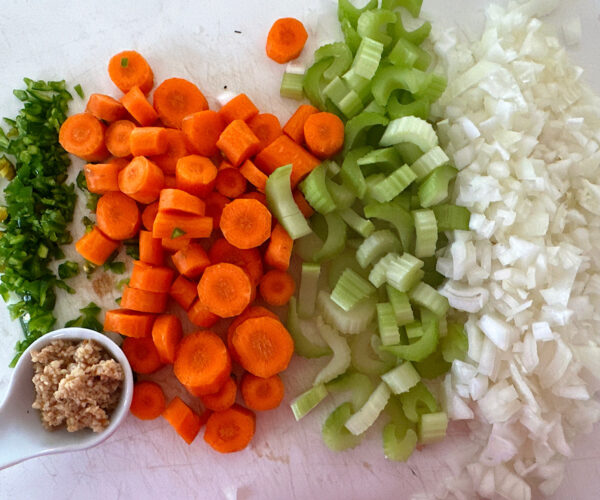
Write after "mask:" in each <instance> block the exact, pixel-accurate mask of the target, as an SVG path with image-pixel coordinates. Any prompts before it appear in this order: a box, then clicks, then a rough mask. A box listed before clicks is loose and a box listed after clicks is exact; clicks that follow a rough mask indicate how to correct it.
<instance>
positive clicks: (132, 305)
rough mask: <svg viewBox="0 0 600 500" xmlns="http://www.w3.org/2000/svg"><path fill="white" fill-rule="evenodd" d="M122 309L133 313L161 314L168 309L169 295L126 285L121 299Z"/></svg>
mask: <svg viewBox="0 0 600 500" xmlns="http://www.w3.org/2000/svg"><path fill="white" fill-rule="evenodd" d="M121 307H123V308H124V309H131V310H132V311H139V312H147V313H155V314H160V313H163V312H164V311H165V309H166V307H167V294H166V293H158V292H148V291H146V290H138V289H137V288H131V287H130V286H127V285H125V287H124V288H123V296H122V297H121Z"/></svg>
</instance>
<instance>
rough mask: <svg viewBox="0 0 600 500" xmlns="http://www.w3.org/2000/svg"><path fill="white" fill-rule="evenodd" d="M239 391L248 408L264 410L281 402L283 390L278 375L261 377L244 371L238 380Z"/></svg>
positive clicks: (273, 407) (270, 408)
mask: <svg viewBox="0 0 600 500" xmlns="http://www.w3.org/2000/svg"><path fill="white" fill-rule="evenodd" d="M240 392H241V393H242V397H243V398H244V403H245V404H246V406H247V407H248V408H250V409H251V410H254V411H266V410H273V409H275V408H277V407H278V406H279V405H280V404H281V402H282V401H283V396H284V393H285V390H284V386H283V381H282V380H281V377H280V376H279V375H273V376H272V377H268V378H261V377H257V376H255V375H252V374H251V373H244V375H243V376H242V380H241V381H240Z"/></svg>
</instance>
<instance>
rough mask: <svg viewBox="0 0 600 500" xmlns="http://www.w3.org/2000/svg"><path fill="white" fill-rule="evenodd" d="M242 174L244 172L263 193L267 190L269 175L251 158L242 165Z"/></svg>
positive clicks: (251, 182)
mask: <svg viewBox="0 0 600 500" xmlns="http://www.w3.org/2000/svg"><path fill="white" fill-rule="evenodd" d="M240 174H242V175H243V176H244V177H245V178H246V180H247V181H248V182H249V183H250V184H252V185H253V186H254V187H255V188H256V189H258V190H259V191H260V192H261V193H264V192H265V187H266V185H267V179H268V177H267V176H266V174H265V173H264V172H262V171H261V170H259V168H258V167H257V166H256V165H255V164H254V163H252V162H251V161H250V160H246V161H245V162H244V163H243V164H242V166H241V167H240Z"/></svg>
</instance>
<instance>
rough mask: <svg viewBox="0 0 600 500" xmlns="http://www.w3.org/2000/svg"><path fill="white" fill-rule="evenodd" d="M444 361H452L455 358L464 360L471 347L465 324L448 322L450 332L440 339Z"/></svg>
mask: <svg viewBox="0 0 600 500" xmlns="http://www.w3.org/2000/svg"><path fill="white" fill-rule="evenodd" d="M440 347H441V352H442V357H443V358H444V361H446V362H448V363H452V362H453V361H454V360H455V359H458V360H461V361H462V360H463V359H465V355H466V354H467V350H468V349H469V341H468V339H467V335H466V333H465V329H464V327H463V325H459V324H457V323H448V333H447V334H446V336H445V337H442V339H441V340H440Z"/></svg>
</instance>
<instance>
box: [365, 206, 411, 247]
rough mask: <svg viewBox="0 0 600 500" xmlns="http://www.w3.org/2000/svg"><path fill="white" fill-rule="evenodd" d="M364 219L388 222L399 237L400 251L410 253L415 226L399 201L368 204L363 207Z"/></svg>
mask: <svg viewBox="0 0 600 500" xmlns="http://www.w3.org/2000/svg"><path fill="white" fill-rule="evenodd" d="M364 213H365V217H367V218H369V219H371V218H375V219H382V220H385V221H388V222H389V223H391V224H392V226H394V228H395V229H396V231H397V232H398V236H400V241H401V242H402V249H403V250H404V251H405V252H411V251H412V250H413V248H414V245H415V226H414V222H413V218H412V215H411V214H410V212H408V211H407V210H406V209H405V208H403V207H402V206H400V200H399V199H398V198H396V199H395V200H393V201H391V202H388V203H378V202H375V203H369V204H368V205H365V207H364Z"/></svg>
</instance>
